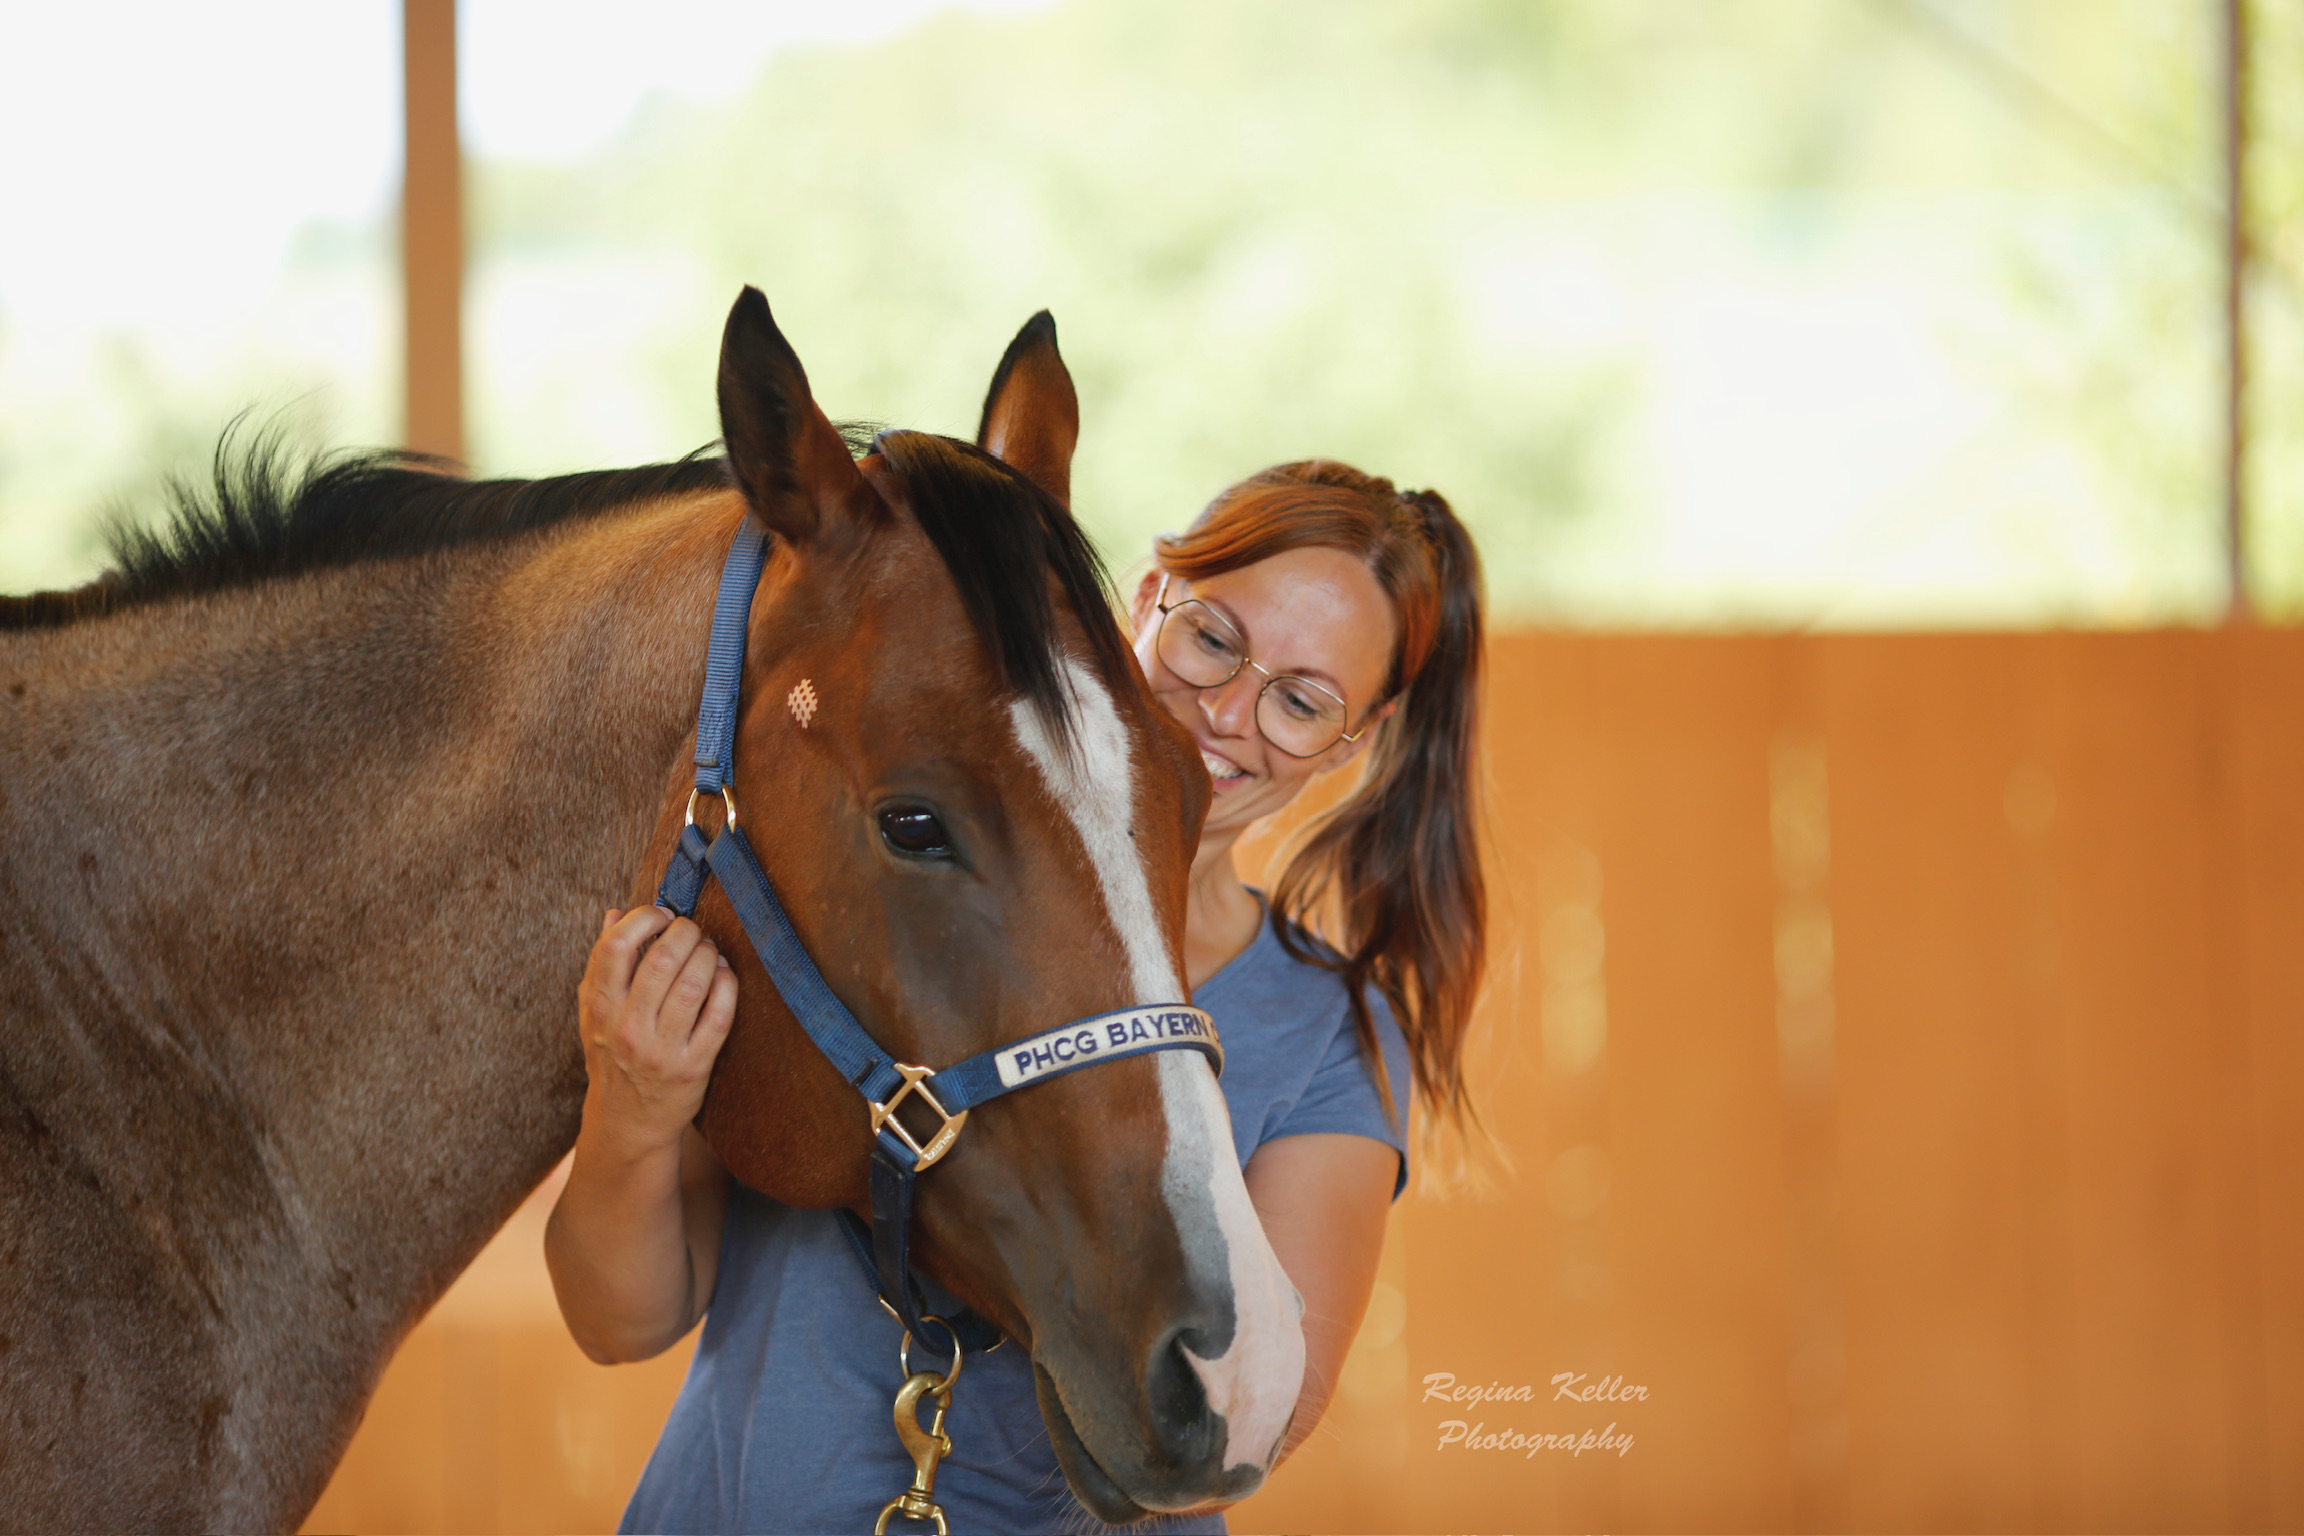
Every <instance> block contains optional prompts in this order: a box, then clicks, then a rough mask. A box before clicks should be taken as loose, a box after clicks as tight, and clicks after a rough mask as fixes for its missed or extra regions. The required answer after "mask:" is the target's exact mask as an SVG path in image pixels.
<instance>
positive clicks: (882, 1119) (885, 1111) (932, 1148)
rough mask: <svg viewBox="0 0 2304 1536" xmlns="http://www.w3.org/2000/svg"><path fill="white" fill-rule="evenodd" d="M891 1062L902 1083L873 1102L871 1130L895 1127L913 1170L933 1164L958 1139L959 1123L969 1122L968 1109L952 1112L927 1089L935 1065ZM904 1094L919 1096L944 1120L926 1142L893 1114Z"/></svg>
mask: <svg viewBox="0 0 2304 1536" xmlns="http://www.w3.org/2000/svg"><path fill="white" fill-rule="evenodd" d="M892 1065H893V1066H894V1067H895V1068H896V1070H897V1071H898V1072H900V1073H902V1074H903V1077H904V1086H903V1087H901V1088H899V1089H897V1090H896V1091H895V1092H894V1093H892V1094H890V1095H889V1096H888V1102H887V1103H885V1104H880V1103H872V1134H873V1135H875V1136H877V1135H879V1134H880V1131H881V1129H882V1127H887V1128H889V1129H892V1130H894V1131H895V1133H896V1139H897V1140H898V1141H901V1142H902V1143H904V1145H905V1146H907V1147H909V1148H911V1149H912V1171H913V1172H914V1173H918V1172H919V1171H920V1170H921V1169H923V1168H927V1167H931V1166H933V1165H934V1164H935V1162H936V1161H937V1159H939V1158H941V1157H942V1156H943V1155H944V1154H945V1153H947V1152H949V1151H951V1150H952V1143H954V1142H955V1141H958V1140H959V1139H960V1127H962V1126H964V1125H966V1124H967V1123H968V1111H966V1110H962V1111H960V1113H958V1114H956V1115H955V1114H953V1113H951V1112H950V1111H949V1110H947V1109H945V1107H944V1106H943V1105H941V1104H939V1103H937V1102H936V1095H934V1094H933V1093H930V1092H929V1091H928V1085H927V1082H926V1079H928V1078H931V1077H934V1076H935V1075H936V1072H935V1069H934V1068H931V1067H908V1066H906V1065H905V1064H904V1063H903V1062H900V1061H899V1062H894V1063H892ZM907 1098H917V1099H919V1100H920V1101H921V1102H922V1103H924V1104H926V1105H927V1106H928V1107H929V1108H930V1109H932V1110H934V1111H936V1116H937V1118H938V1119H939V1120H940V1121H942V1122H943V1123H942V1124H940V1125H938V1126H937V1127H936V1134H935V1135H933V1136H931V1137H929V1138H928V1140H927V1143H926V1144H925V1145H923V1144H922V1143H921V1142H919V1141H918V1140H916V1139H915V1138H914V1137H913V1135H912V1133H911V1132H910V1131H908V1130H906V1129H905V1128H904V1122H903V1121H901V1120H899V1119H897V1118H896V1106H897V1105H899V1104H901V1103H903V1102H904V1101H905V1099H907ZM866 1102H868V1103H871V1102H872V1101H870V1100H867V1101H866Z"/></svg>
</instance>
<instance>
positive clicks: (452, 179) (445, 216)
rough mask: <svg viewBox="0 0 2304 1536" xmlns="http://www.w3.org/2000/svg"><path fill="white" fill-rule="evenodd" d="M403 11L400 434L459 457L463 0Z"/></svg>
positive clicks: (405, 1) (408, 3) (420, 3)
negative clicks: (459, 26) (459, 51)
mask: <svg viewBox="0 0 2304 1536" xmlns="http://www.w3.org/2000/svg"><path fill="white" fill-rule="evenodd" d="M400 17H401V84H402V93H403V100H404V104H405V115H404V121H405V125H406V126H405V131H404V135H403V144H404V146H405V156H404V159H403V161H402V171H401V181H400V277H401V293H402V296H403V300H404V310H403V315H404V319H405V329H404V335H405V337H406V352H405V354H404V355H405V360H406V364H407V372H406V379H405V384H406V391H407V392H406V395H405V397H404V410H405V414H404V415H403V417H402V423H403V426H404V429H405V430H404V433H403V439H402V440H403V441H404V442H405V443H406V444H407V446H408V447H410V448H414V449H416V450H418V451H420V452H423V453H436V454H439V455H441V456H442V457H444V458H450V459H455V460H457V461H458V462H462V460H463V458H464V176H463V152H462V149H461V147H460V146H459V144H458V142H457V134H456V0H401V7H400Z"/></svg>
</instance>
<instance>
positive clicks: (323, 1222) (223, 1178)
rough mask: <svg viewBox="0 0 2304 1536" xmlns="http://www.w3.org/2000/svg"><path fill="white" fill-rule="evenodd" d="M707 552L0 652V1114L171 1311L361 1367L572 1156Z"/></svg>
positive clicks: (686, 685) (495, 553)
mask: <svg viewBox="0 0 2304 1536" xmlns="http://www.w3.org/2000/svg"><path fill="white" fill-rule="evenodd" d="M735 515H736V507H735V504H734V503H733V501H731V500H727V499H726V498H721V497H716V496H715V497H705V498H698V499H696V500H694V501H692V502H688V503H685V504H680V505H674V504H666V505H663V506H660V507H657V508H652V509H648V510H645V511H641V512H637V513H633V514H627V515H621V516H618V515H611V516H607V517H603V518H601V519H599V520H596V521H595V522H592V523H588V524H583V525H579V526H575V527H571V528H568V529H564V530H560V531H557V532H555V533H552V534H549V535H545V536H542V537H540V538H537V539H533V540H528V541H521V542H517V543H511V544H505V545H493V546H491V545H481V546H466V547H464V548H462V549H459V550H453V551H448V552H444V553H442V554H439V555H436V556H433V557H430V558H428V559H425V560H421V561H415V562H406V563H391V564H378V565H369V566H355V567H350V568H344V569H339V570H335V571H329V572H324V573H319V574H316V575H313V576H309V577H304V578H300V579H297V580H293V581H286V582H275V583H269V584H264V585H258V586H253V587H248V588H243V589H238V590H225V591H219V592H214V593H209V594H206V595H204V596H200V597H196V598H190V599H185V600H181V601H173V602H168V603H163V604H157V605H154V606H151V607H147V608H140V609H135V610H131V611H129V612H126V613H124V614H121V615H119V616H117V617H114V618H110V619H105V620H96V621H85V622H82V623H78V624H74V625H70V626H67V627H65V628H62V629H56V630H50V631H34V632H21V633H17V634H14V635H0V936H4V938H5V942H0V1087H11V1088H13V1089H14V1090H15V1091H17V1092H19V1093H29V1094H32V1095H35V1096H37V1097H39V1098H40V1103H39V1105H38V1108H39V1111H40V1119H41V1122H42V1124H43V1125H44V1126H46V1127H47V1128H48V1133H49V1134H53V1135H55V1136H59V1137H66V1138H69V1139H71V1140H72V1141H73V1142H74V1143H76V1145H75V1146H74V1147H73V1149H72V1150H73V1155H74V1156H76V1157H79V1158H81V1159H83V1160H85V1161H86V1162H88V1164H89V1165H90V1166H91V1167H94V1168H97V1169H99V1170H101V1177H102V1178H103V1179H104V1180H105V1181H106V1183H107V1185H108V1186H111V1187H114V1188H115V1189H116V1190H117V1192H118V1198H119V1200H120V1202H121V1203H122V1205H123V1206H124V1208H125V1209H126V1210H128V1211H131V1212H133V1213H134V1215H133V1216H129V1217H124V1219H129V1220H140V1221H145V1222H153V1223H159V1224H161V1225H163V1226H165V1227H168V1228H170V1229H171V1231H170V1233H169V1238H170V1241H169V1244H168V1245H167V1246H172V1247H175V1248H177V1249H179V1250H183V1251H186V1252H187V1253H188V1254H189V1256H190V1263H191V1267H192V1268H194V1269H196V1270H200V1271H201V1272H202V1277H201V1278H200V1280H199V1286H200V1288H201V1289H209V1288H210V1287H211V1286H215V1285H221V1286H222V1287H224V1288H225V1289H227V1290H229V1289H232V1288H233V1287H234V1286H235V1285H236V1284H240V1285H252V1286H255V1287H258V1288H259V1289H262V1290H263V1291H265V1292H266V1293H267V1295H266V1298H265V1306H264V1307H263V1308H262V1309H260V1310H266V1311H274V1310H277V1308H279V1307H282V1306H285V1307H286V1308H287V1309H288V1310H290V1311H297V1310H303V1309H306V1308H308V1305H309V1303H308V1300H307V1297H306V1295H305V1293H306V1292H307V1291H311V1290H314V1289H315V1288H317V1289H318V1290H324V1291H325V1292H326V1293H327V1295H328V1298H329V1303H328V1304H329V1305H330V1306H331V1307H333V1308H335V1309H336V1310H335V1312H334V1315H333V1316H331V1317H330V1318H329V1319H327V1327H328V1329H329V1330H330V1334H331V1337H334V1338H340V1339H344V1340H346V1341H348V1342H350V1341H356V1340H359V1339H363V1338H367V1337H370V1336H373V1337H375V1338H378V1339H385V1340H388V1339H389V1338H391V1337H394V1336H396V1335H397V1333H398V1332H399V1331H400V1330H401V1329H403V1328H405V1327H406V1326H407V1325H408V1324H409V1323H410V1322H412V1321H413V1319H414V1317H415V1316H416V1315H418V1313H420V1311H421V1309H422V1308H423V1307H424V1306H427V1305H429V1303H430V1302H431V1300H432V1299H433V1298H434V1297H435V1296H437V1294H438V1293H439V1291H440V1290H441V1289H442V1288H443V1287H444V1286H445V1285H446V1283H447V1282H448V1280H449V1279H451V1278H453V1276H454V1274H455V1273H456V1271H457V1270H458V1269H460V1268H461V1267H462V1266H463V1264H464V1263H465V1262H467V1261H468V1260H469V1259H470V1257H471V1255H472V1254H473V1253H474V1252H475V1251H476V1250H477V1249H478V1247H479V1245H480V1244H481V1243H482V1242H483V1241H485V1239H486V1237H487V1235H488V1233H489V1232H491V1231H492V1230H494V1228H495V1226H496V1225H498V1224H499V1223H500V1222H501V1221H502V1219H503V1217H504V1216H505V1215H506V1214H507V1213H508V1212H509V1210H510V1209H511V1207H512V1206H513V1205H514V1204H515V1203H517V1201H518V1199H519V1198H520V1196H521V1195H522V1194H523V1193H524V1192H525V1191H526V1190H527V1189H528V1188H529V1187H530V1186H531V1185H532V1184H533V1183H534V1182H535V1180H536V1179H537V1178H538V1177H540V1176H541V1175H542V1173H543V1172H544V1171H545V1170H546V1169H547V1168H548V1167H549V1166H550V1165H551V1163H552V1162H553V1160H554V1159H556V1158H557V1157H558V1156H559V1155H560V1154H561V1152H562V1151H564V1150H565V1149H566V1147H567V1146H568V1144H569V1142H570V1141H571V1140H572V1139H573V1136H574V1133H575V1126H576V1119H577V1112H578V1108H579V1106H580V1102H581V1096H582V1086H583V1073H582V1060H581V1055H580V1052H579V1049H578V1042H577V1037H576V1033H575V1027H574V1022H573V1006H572V1005H573V998H574V989H575V985H576V982H577V980H578V977H579V976H580V974H581V972H582V968H583V963H584V957H585V953H586V949H587V947H588V944H589V941H590V940H591V938H592V937H593V935H594V934H595V933H596V932H597V930H598V927H599V923H600V914H601V910H602V908H604V907H607V906H611V905H621V904H622V903H623V902H624V900H625V899H626V897H627V894H628V892H629V890H630V889H631V888H632V886H633V883H634V879H635V874H636V866H637V864H638V862H639V859H640V856H641V854H642V851H643V848H644V845H645V842H646V840H647V837H648V834H649V832H650V829H651V826H652V823H653V821H654V819H655V813H656V812H657V810H658V808H659V807H660V805H661V803H662V800H663V796H664V794H665V791H666V787H667V782H668V780H667V774H668V773H670V772H671V771H672V769H673V765H674V764H675V763H676V762H678V761H679V758H680V747H681V744H682V740H683V737H684V735H685V732H686V730H687V728H688V727H689V726H690V725H691V724H692V723H693V713H692V712H693V709H694V707H695V692H696V688H697V686H698V684H699V681H700V679H701V676H702V671H703V649H704V641H705V635H706V630H707V626H708V618H709V612H710V604H711V595H712V590H713V586H714V580H713V578H714V574H715V571H716V568H717V564H718V560H719V556H720V554H721V552H722V551H723V550H724V549H725V548H726V542H727V535H728V531H729V529H730V527H731V526H732V525H733V519H734V517H735ZM19 684H21V685H22V686H21V689H20V690H19V689H18V687H17V685H19ZM4 1150H5V1149H4V1148H0V1151H4ZM223 1300H224V1298H218V1297H214V1296H212V1297H211V1304H212V1305H215V1304H217V1303H218V1302H221V1301H223ZM242 1300H243V1301H245V1298H242ZM219 1311H220V1312H228V1311H229V1307H228V1306H220V1307H219ZM275 1321H285V1319H278V1318H275ZM307 1321H310V1320H307ZM313 1342H314V1341H306V1343H307V1345H310V1344H312V1343H313ZM355 1347H356V1346H355Z"/></svg>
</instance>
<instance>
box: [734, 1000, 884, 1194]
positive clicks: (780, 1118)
mask: <svg viewBox="0 0 2304 1536" xmlns="http://www.w3.org/2000/svg"><path fill="white" fill-rule="evenodd" d="M774 1022H776V1023H783V1022H788V1021H783V1020H778V1021H774ZM790 1032H791V1033H793V1034H798V1032H799V1031H798V1027H797V1026H791V1031H790ZM781 1033H783V1031H780V1030H777V1029H775V1028H774V1026H773V1023H772V1022H771V1021H770V1020H768V1019H754V1020H747V1019H744V1018H741V1017H740V1018H739V1019H738V1020H737V1024H736V1027H735V1028H734V1029H733V1030H731V1031H730V1032H729V1035H728V1041H727V1044H726V1045H724V1046H722V1047H721V1051H720V1059H719V1061H718V1062H717V1063H716V1064H715V1065H714V1067H713V1070H712V1081H711V1084H710V1086H709V1087H708V1088H707V1089H706V1090H705V1093H704V1107H703V1110H702V1112H701V1113H700V1114H698V1116H697V1127H698V1129H700V1130H701V1131H703V1133H704V1139H705V1140H706V1141H707V1142H709V1143H710V1144H711V1147H712V1150H713V1152H714V1153H715V1154H717V1155H718V1157H719V1159H720V1161H721V1162H722V1163H723V1164H725V1165H726V1167H727V1169H728V1171H729V1172H730V1173H732V1174H734V1175H735V1176H736V1177H737V1178H739V1179H741V1180H743V1182H744V1183H746V1184H748V1185H750V1186H751V1187H752V1188H754V1189H756V1190H759V1191H760V1192H761V1193H762V1194H764V1195H768V1196H770V1197H772V1198H774V1199H776V1200H780V1201H782V1202H783V1203H784V1204H786V1205H793V1206H800V1207H803V1208H806V1209H812V1210H822V1209H826V1208H829V1207H832V1206H841V1205H854V1204H861V1203H862V1202H863V1201H864V1199H865V1198H866V1194H865V1183H866V1180H865V1164H864V1159H863V1157H862V1155H861V1149H862V1147H863V1145H864V1136H863V1126H862V1115H861V1113H860V1112H859V1113H858V1114H857V1115H856V1116H855V1117H854V1118H856V1120H857V1121H858V1124H857V1125H856V1126H855V1127H853V1128H850V1127H846V1126H843V1125H840V1124H837V1123H831V1122H834V1121H836V1120H837V1119H838V1118H839V1117H838V1116H837V1113H836V1109H835V1107H837V1109H846V1108H847V1107H848V1097H852V1095H851V1096H848V1097H843V1096H841V1094H839V1093H838V1092H836V1091H835V1090H844V1089H845V1088H846V1084H844V1083H842V1082H840V1080H839V1077H838V1075H837V1074H836V1073H834V1072H833V1070H832V1068H831V1067H830V1066H829V1065H827V1064H826V1063H825V1062H824V1061H823V1060H822V1058H821V1057H819V1056H818V1055H817V1054H816V1052H815V1048H814V1047H813V1046H812V1045H810V1044H809V1042H808V1041H807V1040H806V1039H805V1038H803V1039H801V1040H800V1042H799V1044H800V1046H801V1047H802V1050H801V1051H791V1050H787V1049H785V1048H783V1046H782V1044H781V1042H779V1041H777V1040H775V1039H773V1038H772V1036H775V1035H778V1034H781ZM817 1077H829V1078H830V1079H831V1084H830V1086H829V1087H827V1086H826V1085H825V1084H823V1083H820V1082H815V1081H812V1079H814V1078H817ZM859 1111H860V1106H859ZM843 1132H846V1134H843ZM850 1146H854V1147H855V1148H856V1149H858V1155H857V1156H856V1157H854V1158H844V1157H842V1156H840V1155H838V1154H837V1153H835V1152H833V1151H832V1150H830V1149H833V1148H847V1147H850ZM851 1163H852V1164H853V1166H850V1164H851Z"/></svg>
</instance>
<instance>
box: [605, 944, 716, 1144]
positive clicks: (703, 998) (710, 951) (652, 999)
mask: <svg viewBox="0 0 2304 1536" xmlns="http://www.w3.org/2000/svg"><path fill="white" fill-rule="evenodd" d="M651 940H653V941H654V942H653V943H651V942H650V941H651ZM576 1015H577V1022H578V1027H579V1028H580V1029H581V1030H582V1032H583V1037H584V1069H585V1072H586V1074H587V1075H588V1076H589V1077H590V1079H591V1082H590V1086H589V1087H588V1089H587V1090H586V1093H585V1103H584V1121H585V1128H586V1129H587V1130H595V1131H597V1133H598V1135H599V1137H600V1138H601V1139H602V1140H603V1141H604V1142H605V1143H606V1144H607V1146H608V1147H610V1148H613V1149H615V1150H618V1151H621V1152H623V1153H625V1154H627V1155H638V1154H645V1153H647V1152H650V1151H653V1150H656V1149H659V1148H665V1147H673V1146H677V1145H678V1144H679V1141H680V1134H681V1132H682V1131H683V1130H685V1129H686V1128H687V1127H688V1125H689V1124H690V1123H691V1122H693V1121H694V1120H695V1118H696V1112H697V1110H699V1109H700V1108H702V1107H703V1103H704V1087H705V1084H706V1083H708V1082H710V1081H711V1077H712V1063H713V1061H714V1059H715V1058H717V1057H718V1056H719V1054H720V1046H721V1044H722V1042H724V1041H725V1040H726V1039H727V1038H728V1027H729V1026H730V1025H731V1024H733V1023H734V1022H735V1020H736V973H735V972H734V971H733V970H731V969H730V968H729V966H728V961H727V959H726V957H724V956H723V955H722V954H721V953H720V951H719V950H718V948H716V947H715V946H714V945H713V943H712V941H711V940H710V939H707V938H706V937H704V930H702V929H701V928H698V927H697V926H696V925H695V924H694V923H693V922H691V921H689V920H688V919H687V918H685V917H674V916H673V915H672V914H671V913H670V912H667V911H665V910H664V909H663V908H662V907H635V908H634V909H633V910H632V911H630V912H624V913H618V912H614V911H611V912H610V913H608V915H607V917H606V919H605V920H603V921H602V923H601V925H600V937H599V940H598V941H597V942H596V943H594V944H593V946H592V958H591V960H590V962H589V963H587V964H586V965H585V967H584V983H583V985H582V986H581V987H579V988H578V989H577V993H576Z"/></svg>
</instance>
